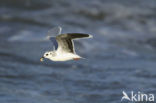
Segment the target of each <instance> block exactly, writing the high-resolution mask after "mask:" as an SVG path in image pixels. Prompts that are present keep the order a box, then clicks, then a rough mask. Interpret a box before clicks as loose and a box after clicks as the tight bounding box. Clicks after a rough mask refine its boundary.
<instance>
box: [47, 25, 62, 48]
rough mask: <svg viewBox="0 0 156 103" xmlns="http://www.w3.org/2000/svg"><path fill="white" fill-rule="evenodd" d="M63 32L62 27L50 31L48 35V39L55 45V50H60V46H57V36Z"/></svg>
mask: <svg viewBox="0 0 156 103" xmlns="http://www.w3.org/2000/svg"><path fill="white" fill-rule="evenodd" d="M61 31H62V28H61V27H60V26H58V27H55V28H52V29H50V30H49V31H48V35H47V38H48V39H49V40H50V41H52V43H53V45H54V46H53V48H54V50H56V49H57V48H58V44H57V41H56V38H55V37H56V36H57V35H59V34H61Z"/></svg>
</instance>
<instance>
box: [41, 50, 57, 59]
mask: <svg viewBox="0 0 156 103" xmlns="http://www.w3.org/2000/svg"><path fill="white" fill-rule="evenodd" d="M55 56H56V53H55V51H47V52H45V53H44V55H43V57H41V58H40V61H43V59H44V58H47V59H52V58H53V57H55Z"/></svg>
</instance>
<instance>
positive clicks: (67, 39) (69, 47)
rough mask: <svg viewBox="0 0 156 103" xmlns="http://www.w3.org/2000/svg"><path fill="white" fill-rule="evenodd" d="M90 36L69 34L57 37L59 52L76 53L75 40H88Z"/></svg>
mask: <svg viewBox="0 0 156 103" xmlns="http://www.w3.org/2000/svg"><path fill="white" fill-rule="evenodd" d="M90 36H91V35H89V34H82V33H67V34H61V35H58V36H57V37H56V40H57V43H58V50H59V51H62V52H71V53H75V49H74V43H73V39H80V38H87V37H90Z"/></svg>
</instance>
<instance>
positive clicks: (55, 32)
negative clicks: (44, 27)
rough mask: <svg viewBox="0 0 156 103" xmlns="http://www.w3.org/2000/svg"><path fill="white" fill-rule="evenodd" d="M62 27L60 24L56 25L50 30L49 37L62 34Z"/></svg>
mask: <svg viewBox="0 0 156 103" xmlns="http://www.w3.org/2000/svg"><path fill="white" fill-rule="evenodd" d="M61 31H62V28H61V27H60V26H57V27H54V28H52V29H50V30H49V31H48V36H49V37H56V36H57V35H59V34H61Z"/></svg>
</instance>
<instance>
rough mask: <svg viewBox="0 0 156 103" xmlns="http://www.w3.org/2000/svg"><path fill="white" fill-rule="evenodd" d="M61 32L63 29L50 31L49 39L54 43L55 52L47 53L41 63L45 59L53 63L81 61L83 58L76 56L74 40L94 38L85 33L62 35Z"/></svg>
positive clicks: (58, 28)
mask: <svg viewBox="0 0 156 103" xmlns="http://www.w3.org/2000/svg"><path fill="white" fill-rule="evenodd" d="M61 31H62V28H61V27H55V28H53V29H51V30H49V31H48V36H47V38H48V39H49V40H50V41H52V42H53V44H54V46H53V50H52V51H47V52H45V53H44V55H43V56H42V57H41V58H40V61H43V59H44V58H47V59H49V60H51V61H68V60H79V59H81V58H82V57H81V56H79V55H77V54H76V52H75V48H74V43H73V40H74V39H81V38H92V37H93V36H92V35H89V34H84V33H65V34H61ZM51 35H53V36H55V37H53V36H51Z"/></svg>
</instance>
